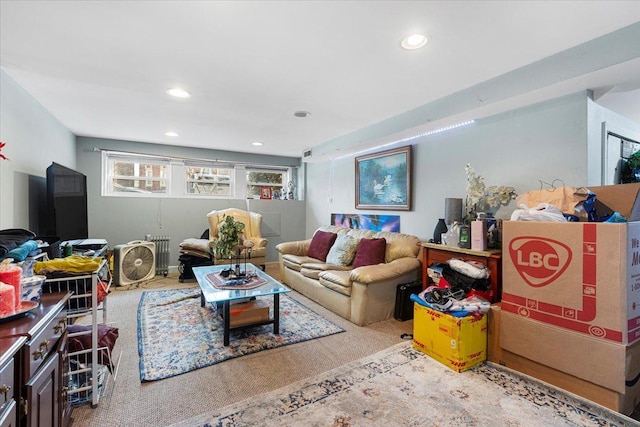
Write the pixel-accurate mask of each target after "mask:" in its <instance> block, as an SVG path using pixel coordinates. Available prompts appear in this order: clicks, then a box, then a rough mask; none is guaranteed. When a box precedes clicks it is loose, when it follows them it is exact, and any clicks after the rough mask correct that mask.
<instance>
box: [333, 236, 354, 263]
mask: <svg viewBox="0 0 640 427" xmlns="http://www.w3.org/2000/svg"><path fill="white" fill-rule="evenodd" d="M358 242H359V240H358V239H355V238H353V237H351V236H349V235H348V234H341V235H339V236H338V237H337V238H336V241H335V242H334V243H333V246H331V249H330V250H329V253H328V254H327V263H328V264H333V265H342V266H347V265H351V263H352V262H353V258H354V257H355V256H356V250H357V249H358Z"/></svg>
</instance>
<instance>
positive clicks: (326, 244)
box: [307, 230, 338, 262]
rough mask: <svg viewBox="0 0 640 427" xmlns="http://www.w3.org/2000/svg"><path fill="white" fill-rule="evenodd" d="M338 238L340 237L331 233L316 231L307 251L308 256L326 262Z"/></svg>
mask: <svg viewBox="0 0 640 427" xmlns="http://www.w3.org/2000/svg"><path fill="white" fill-rule="evenodd" d="M336 237H338V235H337V234H336V233H329V232H326V231H322V230H318V231H316V233H315V234H314V235H313V238H312V239H311V244H310V245H309V249H308V250H307V256H309V257H311V258H315V259H318V260H320V261H322V262H325V261H326V260H327V254H328V253H329V250H331V246H333V243H334V242H335V241H336Z"/></svg>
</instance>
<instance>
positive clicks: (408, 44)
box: [400, 34, 429, 50]
mask: <svg viewBox="0 0 640 427" xmlns="http://www.w3.org/2000/svg"><path fill="white" fill-rule="evenodd" d="M428 41H429V39H428V38H427V36H425V35H424V34H411V35H410V36H407V37H405V38H404V39H402V42H401V43H400V46H402V48H403V49H407V50H414V49H420V48H421V47H423V46H424V45H426V44H427V42H428Z"/></svg>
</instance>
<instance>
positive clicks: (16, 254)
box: [0, 240, 38, 262]
mask: <svg viewBox="0 0 640 427" xmlns="http://www.w3.org/2000/svg"><path fill="white" fill-rule="evenodd" d="M37 249H38V243H37V242H36V241H35V240H28V241H26V242H24V243H22V244H21V245H20V246H18V247H17V248H13V249H11V250H10V251H9V252H7V253H6V255H5V256H3V257H2V258H0V260H2V259H5V258H13V260H14V261H16V262H22V261H24V260H25V259H26V258H27V257H28V256H29V254H30V253H31V252H33V251H35V250H37Z"/></svg>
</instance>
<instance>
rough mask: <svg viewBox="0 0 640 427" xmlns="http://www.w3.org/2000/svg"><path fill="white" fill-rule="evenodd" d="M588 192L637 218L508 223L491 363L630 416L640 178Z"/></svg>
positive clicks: (638, 364)
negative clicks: (517, 371) (499, 305)
mask: <svg viewBox="0 0 640 427" xmlns="http://www.w3.org/2000/svg"><path fill="white" fill-rule="evenodd" d="M590 189H591V191H593V192H594V193H595V194H596V196H597V200H598V202H597V205H596V208H597V213H598V215H603V214H605V213H609V212H613V211H617V212H620V213H621V214H623V215H624V216H625V217H626V218H627V219H628V220H629V222H628V223H586V222H575V223H552V222H522V221H505V222H504V223H503V256H502V259H503V294H502V303H501V313H500V312H496V311H493V315H494V316H496V315H497V314H499V315H500V318H499V321H500V324H499V344H498V347H496V344H495V343H494V344H493V345H492V343H491V337H490V344H489V347H490V348H493V349H494V350H497V354H490V357H489V360H492V359H495V360H492V361H496V362H499V363H502V364H504V365H506V366H508V367H512V368H514V369H517V370H520V371H523V372H525V373H528V374H530V375H532V376H535V377H538V378H540V379H542V380H544V381H547V382H549V383H552V384H554V385H557V386H559V387H562V388H564V389H566V390H568V391H570V392H574V393H576V394H578V395H583V396H584V397H587V398H589V399H591V400H594V401H596V402H597V403H600V404H602V405H603V406H607V407H609V408H611V409H613V410H616V411H619V412H622V413H625V414H630V413H631V412H633V409H634V407H635V406H636V405H637V404H638V403H639V402H640V381H638V380H639V379H640V194H639V191H640V184H624V185H615V186H603V187H590ZM494 326H495V325H494ZM490 329H491V325H490ZM490 335H491V334H490ZM500 347H501V348H500ZM501 352H502V353H501ZM490 353H491V351H490Z"/></svg>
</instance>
